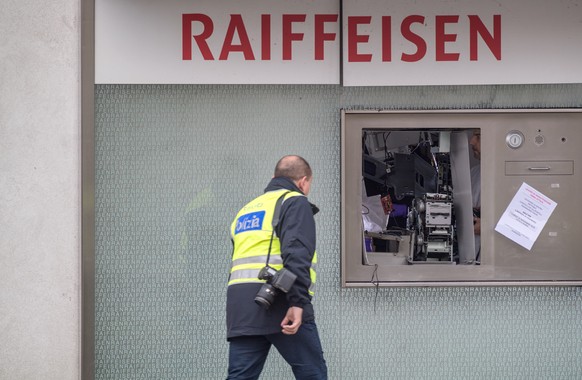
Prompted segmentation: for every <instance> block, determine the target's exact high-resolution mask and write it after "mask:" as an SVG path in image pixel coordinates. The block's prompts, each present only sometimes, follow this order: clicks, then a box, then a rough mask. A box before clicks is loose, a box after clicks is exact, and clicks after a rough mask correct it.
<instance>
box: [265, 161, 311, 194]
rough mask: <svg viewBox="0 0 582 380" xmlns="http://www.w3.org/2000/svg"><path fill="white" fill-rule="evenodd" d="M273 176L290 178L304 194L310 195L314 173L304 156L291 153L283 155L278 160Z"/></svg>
mask: <svg viewBox="0 0 582 380" xmlns="http://www.w3.org/2000/svg"><path fill="white" fill-rule="evenodd" d="M273 177H275V178H276V177H287V178H290V179H291V180H292V181H293V182H294V183H295V185H296V186H297V187H298V188H299V190H301V191H302V192H303V194H305V195H308V194H309V190H310V189H311V180H312V179H313V173H312V172H311V167H310V166H309V164H308V163H307V161H305V159H304V158H303V157H300V156H295V155H290V156H283V157H282V158H281V159H280V160H279V162H277V166H275V174H274V175H273Z"/></svg>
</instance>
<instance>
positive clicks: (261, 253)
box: [228, 189, 317, 296]
mask: <svg viewBox="0 0 582 380" xmlns="http://www.w3.org/2000/svg"><path fill="white" fill-rule="evenodd" d="M281 196H283V201H284V200H285V199H288V198H290V197H297V196H302V197H303V196H304V195H303V194H301V193H299V192H296V191H289V190H284V189H283V190H276V191H268V192H266V193H264V194H263V195H261V196H259V197H257V198H255V199H254V200H252V201H251V202H249V203H247V204H246V205H245V206H244V207H243V208H242V209H241V210H240V211H239V212H238V214H237V215H236V217H235V219H234V221H233V222H232V225H231V228H230V233H231V238H232V241H233V242H234V252H233V255H232V266H231V269H230V278H229V281H228V285H229V286H230V285H235V284H243V283H244V284H246V283H264V282H265V281H264V280H259V278H258V275H259V271H260V270H261V268H263V267H264V266H265V264H266V262H267V255H268V254H269V245H271V253H270V256H269V266H271V267H272V268H274V269H276V270H280V269H281V268H283V259H282V257H281V243H280V241H279V238H278V237H277V234H274V236H273V226H272V222H273V215H274V213H275V206H276V204H277V200H278V199H279V198H280V197H281ZM271 238H272V243H271ZM316 264H317V253H316V252H314V253H313V259H312V260H311V268H310V271H309V272H310V277H311V286H310V287H309V294H310V295H312V296H313V294H314V287H315V280H316V277H317V275H316V272H315V265H316Z"/></svg>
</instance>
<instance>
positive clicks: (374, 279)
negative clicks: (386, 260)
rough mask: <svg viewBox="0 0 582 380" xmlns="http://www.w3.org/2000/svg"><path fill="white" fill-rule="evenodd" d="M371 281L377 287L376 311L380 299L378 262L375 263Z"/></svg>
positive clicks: (375, 297) (375, 296)
mask: <svg viewBox="0 0 582 380" xmlns="http://www.w3.org/2000/svg"><path fill="white" fill-rule="evenodd" d="M370 282H371V283H372V284H373V285H374V286H375V287H376V294H375V295H374V313H375V312H376V303H377V301H378V291H379V289H380V280H379V279H378V264H374V272H373V273H372V279H371V280H370Z"/></svg>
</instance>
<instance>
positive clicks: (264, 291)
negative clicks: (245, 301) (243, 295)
mask: <svg viewBox="0 0 582 380" xmlns="http://www.w3.org/2000/svg"><path fill="white" fill-rule="evenodd" d="M276 295H277V291H276V290H275V288H273V287H272V286H271V285H269V284H264V285H263V286H261V289H259V291H258V292H257V295H256V296H255V302H256V303H257V305H259V306H262V307H263V308H265V309H268V308H269V307H270V306H271V305H272V304H273V302H274V301H275V296H276Z"/></svg>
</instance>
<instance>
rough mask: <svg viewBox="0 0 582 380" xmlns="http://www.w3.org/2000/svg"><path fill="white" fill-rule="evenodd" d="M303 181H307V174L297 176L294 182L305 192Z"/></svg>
mask: <svg viewBox="0 0 582 380" xmlns="http://www.w3.org/2000/svg"><path fill="white" fill-rule="evenodd" d="M305 182H307V176H305V177H301V178H299V180H297V182H296V183H295V184H296V185H297V187H298V188H299V190H301V192H303V193H305Z"/></svg>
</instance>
